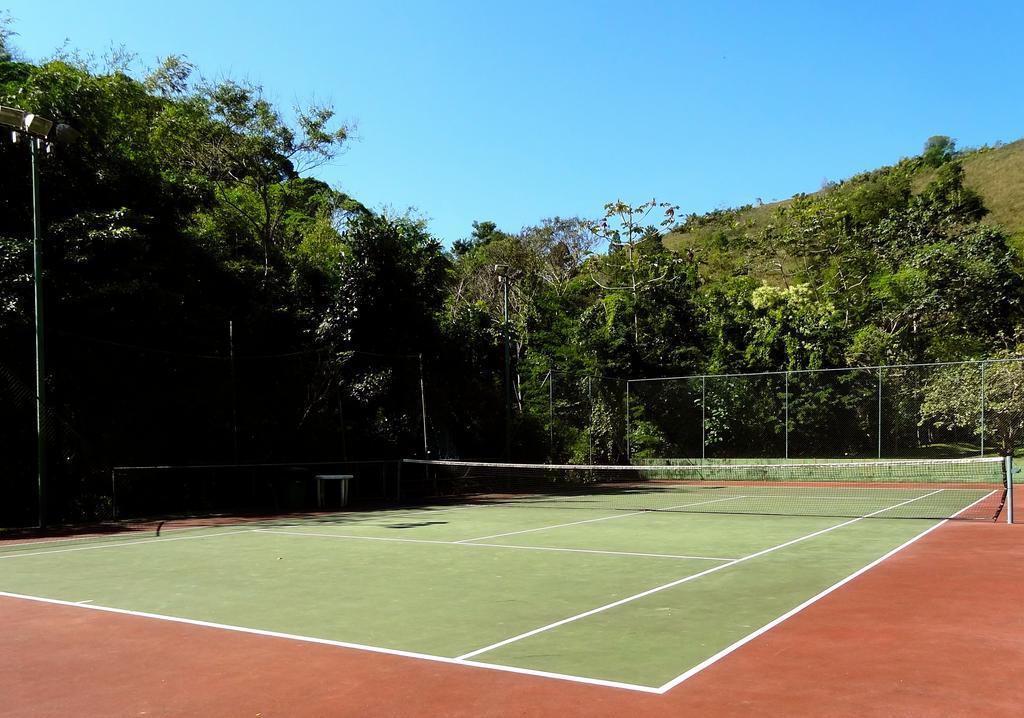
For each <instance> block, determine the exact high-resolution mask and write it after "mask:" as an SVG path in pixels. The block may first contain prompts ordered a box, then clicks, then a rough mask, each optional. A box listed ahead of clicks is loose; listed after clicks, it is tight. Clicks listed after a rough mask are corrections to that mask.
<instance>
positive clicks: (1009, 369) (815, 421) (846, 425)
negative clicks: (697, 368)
mask: <svg viewBox="0 0 1024 718" xmlns="http://www.w3.org/2000/svg"><path fill="white" fill-rule="evenodd" d="M628 394H629V401H628V418H629V430H628V444H629V457H630V460H635V461H641V462H645V461H650V460H653V459H663V460H666V461H672V460H688V461H692V460H714V459H719V460H731V459H860V458H956V457H966V456H990V455H995V454H1002V455H1012V454H1014V453H1015V452H1017V451H1019V450H1020V449H1021V448H1022V447H1021V446H1020V443H1021V437H1022V433H1024V360H1022V359H1001V360H988V361H974V362H951V363H942V364H920V365H904V366H882V367H864V368H850V369H838V370H807V371H791V372H768V373H761V374H740V375H708V376H690V377H673V378H665V379H635V380H631V381H630V382H629V391H628Z"/></svg>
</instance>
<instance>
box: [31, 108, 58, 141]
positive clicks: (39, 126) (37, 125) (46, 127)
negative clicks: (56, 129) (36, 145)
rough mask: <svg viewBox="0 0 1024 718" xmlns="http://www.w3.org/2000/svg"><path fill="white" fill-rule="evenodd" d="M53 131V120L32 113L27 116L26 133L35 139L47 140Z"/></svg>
mask: <svg viewBox="0 0 1024 718" xmlns="http://www.w3.org/2000/svg"><path fill="white" fill-rule="evenodd" d="M51 129H53V120H48V119H46V118H45V117H40V116H39V115H33V114H32V113H27V114H26V115H25V132H27V133H28V134H30V135H32V136H33V137H41V138H44V139H45V138H46V136H47V135H48V134H50V130H51Z"/></svg>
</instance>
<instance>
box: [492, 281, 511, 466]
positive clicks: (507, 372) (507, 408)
mask: <svg viewBox="0 0 1024 718" xmlns="http://www.w3.org/2000/svg"><path fill="white" fill-rule="evenodd" d="M494 273H495V274H496V275H498V282H499V283H500V284H501V290H502V302H501V315H502V319H503V321H504V333H505V454H504V457H505V461H508V460H509V457H510V456H511V454H512V354H511V351H510V350H509V336H508V265H507V264H495V265H494Z"/></svg>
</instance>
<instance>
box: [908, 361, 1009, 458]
mask: <svg viewBox="0 0 1024 718" xmlns="http://www.w3.org/2000/svg"><path fill="white" fill-rule="evenodd" d="M1021 354H1024V345H1017V346H1016V347H1015V348H1014V350H1013V351H1008V350H1003V351H1001V352H999V355H998V358H1001V359H1010V358H1016V357H1019V356H1020V355H1021ZM982 381H984V385H983V386H984V391H983V393H984V417H985V418H984V425H985V434H986V442H985V443H986V444H988V445H990V446H996V447H997V448H998V450H999V451H1000V453H1002V454H1003V455H1004V456H1010V455H1012V454H1013V453H1014V452H1015V451H1016V450H1017V448H1018V447H1019V445H1020V440H1021V436H1022V435H1024V363H1022V362H1019V361H1010V362H997V363H990V364H986V365H985V370H984V379H982V372H981V370H980V368H979V367H978V365H974V364H965V365H963V364H962V365H953V366H949V367H941V368H939V369H938V370H937V371H936V372H935V373H934V374H933V375H932V378H931V379H930V381H929V382H928V383H927V385H926V387H925V392H924V403H923V405H922V407H921V421H922V422H926V421H933V422H935V424H936V425H937V426H939V427H946V428H951V429H960V430H966V431H968V432H971V433H972V434H977V433H978V432H980V431H981V426H982Z"/></svg>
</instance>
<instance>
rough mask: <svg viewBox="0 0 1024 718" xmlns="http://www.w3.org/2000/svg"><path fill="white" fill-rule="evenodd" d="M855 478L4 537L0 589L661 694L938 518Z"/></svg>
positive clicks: (969, 494) (966, 499)
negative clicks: (787, 498)
mask: <svg viewBox="0 0 1024 718" xmlns="http://www.w3.org/2000/svg"><path fill="white" fill-rule="evenodd" d="M730 490H731V491H734V492H735V494H736V495H735V497H732V498H734V499H735V502H742V501H744V500H745V499H744V498H743V495H742V494H741V493H739V492H740V491H746V492H748V493H749V491H750V489H740V488H736V489H730ZM774 490H775V491H779V489H774ZM805 493H806V492H805ZM849 494H850V495H849V496H848V497H847V503H848V504H853V505H854V506H855V507H856V509H855V510H854V511H852V513H853V517H848V516H845V515H843V516H835V515H832V516H829V515H826V514H827V513H828V512H827V511H825V510H824V508H825V507H819V509H821V510H814V507H813V506H810V505H809V504H808V501H810V500H812V499H811V498H809V497H808V496H806V495H805V496H804V497H803V498H802V499H801V500H799V501H797V502H796V505H797V506H798V507H804V509H805V510H801V511H796V512H794V513H796V514H798V515H756V514H744V513H742V512H739V513H718V512H714V511H709V512H707V513H685V512H683V513H677V512H659V511H645V512H639V511H623V510H617V509H615V508H612V507H609V506H602V505H601V501H600V500H596V501H594V502H593V504H592V505H587V506H586V507H585V508H579V507H572V508H569V507H540V506H522V505H515V506H511V505H501V504H497V505H470V506H466V505H463V506H445V505H437V506H432V507H421V508H418V509H405V510H380V511H363V512H349V513H338V514H334V515H316V516H312V517H304V518H294V519H278V520H266V521H261V522H258V523H244V524H236V525H229V526H220V527H216V528H214V527H209V528H187V529H181V530H175V529H174V526H173V524H169V525H168V526H169V527H170V528H169V529H165V530H164V531H163V532H162V534H161V535H160V536H159V537H156V536H155V534H153V533H149V534H146V533H141V532H140V533H132V534H125V535H118V536H113V537H106V538H88V539H77V540H63V541H48V542H40V543H20V544H17V543H13V542H10V543H7V544H4V543H0V591H2V592H5V593H8V594H17V595H21V596H30V597H36V598H42V599H54V600H58V601H65V602H70V603H82V605H83V606H88V607H92V608H97V607H107V608H114V609H122V610H126V611H132V612H141V613H146V614H156V615H158V616H163V617H174V618H180V619H189V620H193V621H202V622H211V623H215V624H223V625H225V626H231V627H242V628H245V629H258V630H262V631H272V632H279V633H284V634H290V635H293V636H296V637H305V638H314V639H324V640H328V641H337V642H343V643H346V644H358V646H357V647H364V648H374V649H384V650H387V651H400V652H411V653H415V654H419V655H420V657H423V658H434V659H437V658H440V659H444V660H448V661H455V662H460V663H470V664H472V665H477V664H488V665H493V666H501V667H504V668H505V669H513V670H525V671H528V672H535V671H540V672H545V673H551V674H558V675H559V676H561V677H565V678H570V679H573V680H585V681H591V682H593V681H597V682H610V683H612V684H615V685H620V686H621V687H626V688H634V689H637V690H647V691H656V692H658V691H662V690H665V689H667V687H668V686H669V685H670V684H671V683H672V682H673V681H675V680H676V679H677V678H679V677H680V676H683V675H684V674H686V673H687V672H688V671H690V670H691V669H694V668H695V667H697V666H699V665H700V664H702V663H703V662H705V661H708V660H709V659H712V658H713V657H715V656H716V655H717V654H719V653H720V652H722V651H725V650H726V649H728V648H729V647H730V646H734V645H736V644H737V642H742V641H743V640H744V639H746V638H748V637H750V636H751V635H752V634H754V633H755V632H757V631H758V630H759V629H762V628H763V627H765V626H766V625H768V624H769V623H771V622H772V621H775V620H776V619H778V618H779V617H781V616H783V615H784V614H786V613H787V612H790V611H792V610H793V609H795V608H797V607H798V606H800V605H801V604H803V603H804V602H806V601H808V600H809V599H812V598H813V597H815V596H817V595H818V594H820V593H821V592H823V591H825V590H827V589H829V588H830V587H833V586H835V585H836V584H837V583H839V582H841V581H843V580H844V579H846V578H848V577H850V576H851V575H852V574H854V573H856V572H858V571H859V570H861V569H863V568H864V567H866V566H868V565H869V564H871V563H872V562H874V561H876V560H877V559H879V558H881V557H883V556H885V555H886V554H888V553H889V552H891V551H893V550H894V549H896V548H897V547H900V546H902V545H903V544H905V543H906V542H908V541H909V540H912V539H914V538H915V537H917V536H919V535H921V534H922V533H924V532H926V531H928V530H929V529H931V528H933V527H935V526H936V525H938V523H939V521H938V520H935V519H927V520H926V519H892V518H885V516H886V513H887V512H888V511H890V510H892V511H896V510H897V509H896V508H893V507H897V506H899V505H900V504H901V502H905V501H908V500H910V501H914V500H915V497H917V498H919V499H920V500H922V501H924V500H929V499H930V498H931V497H930V496H927V495H928V494H929V491H928V490H927V489H916V490H914V491H913V492H911V493H908V492H907V491H906V490H901V491H899V492H898V495H897V494H888V495H887V494H886V492H885V491H884V490H883V491H876V492H873V493H872V495H871V496H869V497H868V496H864V495H863V494H860V495H858V494H857V492H856V490H852V489H851V490H850V492H849ZM984 495H985V492H980V491H966V492H961V493H959V494H955V497H956V498H955V499H951V500H953V501H954V502H956V503H957V504H958V505H959V506H960V507H965V506H967V505H968V504H970V503H971V502H972V501H975V500H977V499H979V498H981V497H983V496H984ZM908 496H909V497H910V498H908ZM716 497H717V498H722V495H721V494H717V495H716ZM828 500H829V501H830V502H831V504H832V505H834V504H835V503H836V501H837V495H836V493H835V491H833V492H832V495H831V496H829V498H828ZM850 508H851V507H850V506H847V507H846V508H845V509H844V512H845V513H850V512H851V511H850ZM799 514H803V515H799ZM871 514H874V515H873V516H869V515H871Z"/></svg>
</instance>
